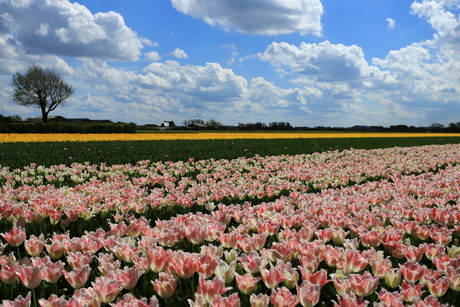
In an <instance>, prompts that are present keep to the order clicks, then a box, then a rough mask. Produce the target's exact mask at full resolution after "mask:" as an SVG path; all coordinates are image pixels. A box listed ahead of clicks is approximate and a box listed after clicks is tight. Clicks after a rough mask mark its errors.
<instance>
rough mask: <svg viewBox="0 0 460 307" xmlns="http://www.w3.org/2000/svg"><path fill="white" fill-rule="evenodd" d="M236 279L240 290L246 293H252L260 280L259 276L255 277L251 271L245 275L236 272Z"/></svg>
mask: <svg viewBox="0 0 460 307" xmlns="http://www.w3.org/2000/svg"><path fill="white" fill-rule="evenodd" d="M235 279H236V285H237V287H238V290H239V291H240V292H241V293H243V294H246V295H248V294H251V293H252V292H253V291H254V290H255V288H256V287H257V284H258V283H259V281H260V278H259V277H254V276H253V275H252V274H251V273H246V274H244V275H239V274H238V273H235Z"/></svg>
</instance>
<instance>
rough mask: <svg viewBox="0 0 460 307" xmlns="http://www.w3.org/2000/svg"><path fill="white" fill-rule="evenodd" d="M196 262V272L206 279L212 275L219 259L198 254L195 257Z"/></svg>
mask: <svg viewBox="0 0 460 307" xmlns="http://www.w3.org/2000/svg"><path fill="white" fill-rule="evenodd" d="M197 262H198V263H199V265H198V266H197V270H196V271H197V272H198V273H199V274H200V275H203V277H204V278H205V279H207V278H209V277H211V276H212V275H213V274H214V271H215V270H216V268H217V264H218V263H219V258H217V257H211V256H210V255H208V254H199V255H197Z"/></svg>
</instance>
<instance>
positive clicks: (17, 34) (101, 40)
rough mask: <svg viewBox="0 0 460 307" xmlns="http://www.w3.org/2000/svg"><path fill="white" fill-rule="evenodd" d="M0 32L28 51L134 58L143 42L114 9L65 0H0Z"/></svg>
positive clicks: (11, 41)
mask: <svg viewBox="0 0 460 307" xmlns="http://www.w3.org/2000/svg"><path fill="white" fill-rule="evenodd" d="M0 12H3V13H1V14H0V35H6V34H12V35H13V37H12V38H11V39H10V40H9V42H8V44H10V45H13V46H15V48H17V50H18V52H25V53H27V54H54V55H64V56H75V57H96V58H104V59H115V60H137V59H138V58H139V56H140V55H141V49H142V48H143V46H144V45H147V44H151V42H150V41H148V40H146V39H142V38H140V37H138V36H137V34H136V33H135V32H134V31H133V30H131V29H130V28H129V27H127V26H126V24H125V22H124V20H123V17H122V16H121V15H120V14H118V13H115V12H107V13H97V14H92V13H91V12H90V11H89V10H88V9H87V8H86V7H85V6H83V5H80V4H78V3H72V2H69V1H68V0H53V1H47V0H35V1H20V2H18V1H17V0H2V1H0Z"/></svg>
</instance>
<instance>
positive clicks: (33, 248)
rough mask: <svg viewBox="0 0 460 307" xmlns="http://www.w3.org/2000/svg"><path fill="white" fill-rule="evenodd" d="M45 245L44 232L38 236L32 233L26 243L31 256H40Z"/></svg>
mask: <svg viewBox="0 0 460 307" xmlns="http://www.w3.org/2000/svg"><path fill="white" fill-rule="evenodd" d="M44 247H45V238H44V237H43V234H40V235H39V236H38V237H36V236H34V235H31V236H30V238H29V239H28V240H27V241H25V243H24V248H25V249H26V252H27V254H29V256H31V257H37V256H39V255H40V253H41V252H42V251H43V248H44Z"/></svg>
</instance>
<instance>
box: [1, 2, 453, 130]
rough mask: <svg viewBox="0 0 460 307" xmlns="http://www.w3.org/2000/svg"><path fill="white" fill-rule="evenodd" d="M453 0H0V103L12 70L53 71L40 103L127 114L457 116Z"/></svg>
mask: <svg viewBox="0 0 460 307" xmlns="http://www.w3.org/2000/svg"><path fill="white" fill-rule="evenodd" d="M459 12H460V0H416V1H413V0H347V1H344V0H283V1H280V0H252V1H247V0H213V1H209V0H162V1H160V0H111V1H94V0H84V1H83V0H78V1H68V0H0V89H1V90H0V114H3V115H14V114H18V115H20V116H22V117H23V118H28V117H35V116H39V115H40V112H39V110H38V109H34V108H26V107H22V106H19V105H17V104H15V103H14V102H12V101H11V99H10V94H11V88H10V86H9V83H10V81H11V77H12V75H13V74H14V73H15V72H18V71H19V72H24V71H25V70H26V69H27V67H28V66H30V65H32V64H37V65H41V66H43V67H46V68H52V69H55V70H56V71H58V72H59V73H60V74H61V76H62V77H63V78H64V79H65V80H66V81H68V82H69V83H71V84H72V85H73V86H74V87H75V88H76V93H75V95H74V96H73V97H72V98H71V99H69V100H68V102H67V103H66V104H65V105H63V106H61V107H59V108H58V109H56V110H55V111H54V112H52V113H51V115H62V116H65V117H87V118H92V119H111V120H113V121H124V122H135V123H138V124H148V123H149V124H159V123H161V122H162V121H163V120H174V121H175V122H176V123H177V124H181V123H182V122H183V121H184V120H187V119H194V118H201V119H204V120H205V121H206V120H210V119H214V120H217V121H220V122H221V123H222V124H225V125H236V124H238V123H249V122H264V123H267V124H268V123H270V122H274V121H277V122H278V121H284V122H289V123H291V124H292V125H293V126H310V127H313V126H337V127H338V126H341V127H346V126H352V125H358V124H359V125H382V126H389V125H395V124H407V125H415V126H428V125H431V124H432V123H441V124H444V125H447V124H449V123H451V122H459V121H460V116H459V114H460V61H459V60H460V52H458V50H460V16H459Z"/></svg>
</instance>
